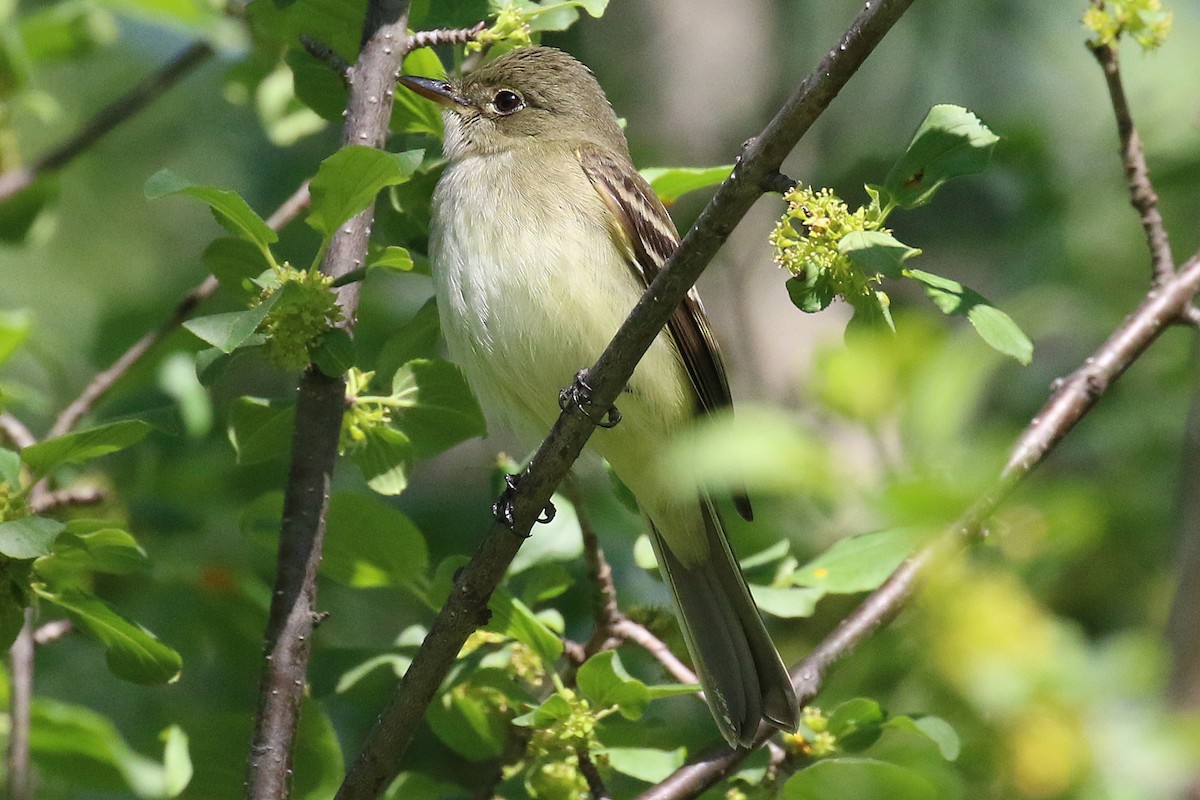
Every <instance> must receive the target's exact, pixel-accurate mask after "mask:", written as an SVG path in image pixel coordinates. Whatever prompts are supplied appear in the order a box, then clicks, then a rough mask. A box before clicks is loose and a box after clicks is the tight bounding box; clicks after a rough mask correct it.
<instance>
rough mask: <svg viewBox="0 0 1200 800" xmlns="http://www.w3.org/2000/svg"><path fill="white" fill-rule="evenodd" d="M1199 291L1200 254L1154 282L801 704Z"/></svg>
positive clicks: (676, 781)
mask: <svg viewBox="0 0 1200 800" xmlns="http://www.w3.org/2000/svg"><path fill="white" fill-rule="evenodd" d="M1197 291H1200V253H1197V254H1196V255H1194V256H1192V258H1191V259H1189V260H1188V262H1187V263H1186V264H1184V266H1183V267H1182V268H1181V269H1180V270H1179V272H1178V273H1174V274H1172V276H1170V277H1169V278H1168V279H1167V281H1166V283H1164V284H1162V285H1161V286H1159V287H1158V288H1156V289H1152V290H1151V291H1150V292H1149V293H1148V294H1147V295H1146V297H1145V298H1144V299H1143V300H1142V302H1141V304H1139V306H1138V308H1137V309H1136V310H1135V311H1134V312H1133V313H1132V314H1131V315H1130V316H1128V317H1127V318H1126V319H1125V321H1124V322H1122V323H1121V325H1120V327H1118V328H1117V329H1116V330H1115V331H1114V332H1113V333H1112V334H1111V335H1110V336H1109V337H1108V339H1107V340H1105V342H1104V344H1102V345H1101V346H1100V347H1099V348H1098V349H1097V350H1096V351H1095V353H1093V354H1092V356H1090V357H1089V358H1088V359H1086V360H1085V361H1084V363H1083V366H1081V367H1080V368H1079V369H1077V370H1076V371H1075V372H1073V373H1072V374H1071V375H1070V376H1069V377H1068V378H1067V379H1066V380H1065V381H1062V382H1059V383H1058V384H1056V386H1055V388H1054V390H1053V394H1052V395H1051V397H1050V399H1049V400H1048V401H1047V402H1046V404H1045V406H1043V408H1042V410H1041V411H1040V412H1038V414H1037V416H1035V417H1034V418H1033V419H1032V420H1031V421H1030V423H1029V425H1028V426H1027V427H1026V428H1025V430H1024V431H1023V432H1022V433H1021V435H1020V436H1019V437H1018V438H1017V441H1016V442H1015V443H1014V445H1013V448H1012V451H1011V454H1010V457H1009V460H1008V463H1007V464H1006V465H1005V467H1004V469H1003V470H1002V471H1001V473H1000V475H999V477H998V478H997V480H996V482H995V484H993V486H992V487H991V488H990V489H989V490H988V491H987V492H986V493H985V494H983V495H982V496H981V497H980V498H979V499H978V500H976V501H975V503H974V504H973V505H972V506H971V507H970V508H969V509H967V511H966V512H965V513H964V514H963V515H962V516H961V517H959V519H958V520H957V521H955V523H954V524H953V525H951V526H950V527H949V528H947V529H946V531H944V532H943V533H942V534H940V535H939V536H938V537H937V538H936V539H935V540H934V541H933V542H931V543H930V544H928V545H926V546H925V547H924V548H922V549H921V550H920V551H918V552H917V553H915V554H914V555H912V556H911V557H909V558H908V559H907V560H906V561H905V562H904V563H903V564H901V565H900V567H899V568H898V569H897V570H896V571H895V572H894V573H892V575H891V576H890V577H889V578H888V579H887V581H885V582H884V584H883V585H882V586H880V587H879V588H878V589H876V590H875V591H874V592H872V593H871V594H870V595H868V597H867V598H866V599H865V600H864V601H863V602H862V603H861V604H860V605H859V606H858V607H857V608H856V609H855V610H854V611H853V612H851V613H850V615H849V616H847V617H846V618H845V619H843V620H842V621H841V623H839V625H838V627H837V629H836V630H834V631H833V632H832V633H831V634H830V635H829V636H827V637H826V638H825V640H824V641H822V642H821V643H820V644H819V645H818V646H817V647H816V648H815V649H814V650H813V651H812V653H810V654H809V655H808V657H807V658H805V659H804V660H803V661H801V662H800V664H799V665H798V666H797V667H796V668H795V669H794V670H792V681H793V683H794V684H795V686H796V695H797V697H798V699H799V701H800V703H801V704H803V703H806V702H808V701H810V700H811V699H812V698H813V697H815V696H816V694H817V692H818V691H819V690H820V688H821V685H822V682H823V679H824V675H825V672H826V670H827V669H828V667H829V666H830V665H831V664H833V663H834V662H835V661H837V660H838V659H840V658H843V657H845V656H846V655H847V654H848V653H850V652H851V651H852V650H853V649H854V648H856V647H857V646H858V645H859V644H860V643H862V642H863V641H864V640H865V639H867V638H868V637H869V636H870V635H871V634H872V633H873V632H874V631H875V630H877V629H878V628H879V627H880V626H882V625H884V624H886V623H887V622H888V621H889V620H891V619H892V618H893V617H894V616H895V615H896V614H897V613H899V611H900V609H901V608H902V607H903V606H904V603H905V602H906V601H907V600H908V598H909V597H910V596H911V595H912V592H913V590H914V589H915V587H916V585H917V582H918V580H919V578H920V576H921V575H922V574H923V573H924V571H925V570H926V569H927V568H928V566H929V565H930V564H932V563H935V562H936V561H937V560H938V558H939V557H940V556H941V555H943V554H944V553H945V552H947V551H950V550H953V549H956V548H958V547H961V546H962V544H963V543H964V540H965V539H970V538H975V537H977V536H978V535H979V533H980V531H981V530H982V529H983V526H984V523H985V522H986V520H987V519H988V518H989V517H990V516H991V515H992V514H993V513H994V512H995V510H996V508H997V507H998V506H999V505H1000V503H1001V502H1002V501H1003V500H1004V499H1005V498H1007V497H1008V496H1009V495H1010V494H1011V493H1012V491H1013V489H1015V488H1016V487H1017V485H1018V484H1019V483H1020V482H1021V481H1022V480H1024V478H1026V477H1027V476H1028V475H1029V473H1030V472H1032V471H1033V469H1034V468H1035V467H1037V466H1038V465H1039V464H1040V463H1042V461H1043V460H1045V458H1046V456H1047V455H1048V454H1049V453H1050V452H1051V451H1052V450H1053V449H1054V447H1055V446H1056V445H1057V444H1058V443H1059V442H1060V441H1062V439H1063V437H1064V436H1066V435H1067V433H1068V432H1069V431H1070V430H1071V429H1072V428H1073V427H1074V426H1075V424H1076V423H1077V422H1079V420H1080V419H1082V418H1083V417H1084V416H1085V415H1086V414H1087V413H1088V412H1089V411H1091V409H1092V408H1093V407H1094V406H1095V404H1096V402H1097V401H1098V400H1099V399H1100V397H1101V396H1102V395H1103V394H1104V392H1105V391H1107V390H1108V388H1109V387H1110V386H1111V385H1112V383H1113V382H1114V381H1116V379H1117V378H1119V377H1120V376H1121V374H1122V373H1124V371H1125V370H1126V369H1128V367H1129V366H1130V365H1131V364H1133V363H1134V362H1135V361H1136V360H1137V359H1138V358H1140V357H1141V355H1142V353H1144V352H1145V351H1146V348H1148V347H1149V346H1150V345H1151V344H1152V343H1153V342H1154V341H1155V340H1156V339H1157V338H1158V337H1159V336H1160V335H1161V334H1162V332H1163V330H1165V329H1166V328H1169V327H1170V326H1171V323H1172V322H1174V321H1175V320H1177V319H1178V318H1179V316H1180V315H1181V314H1182V313H1183V311H1184V309H1185V308H1187V306H1188V304H1189V303H1191V301H1192V298H1193V297H1195V295H1196V292H1197ZM774 733H775V731H774V729H772V728H770V727H769V726H767V725H763V726H762V727H761V728H760V729H759V731H758V736H757V737H756V739H755V745H756V746H757V745H761V744H762V743H763V742H765V741H766V740H767V739H768V738H770V736H772V735H773V734H774ZM752 749H753V748H752ZM749 752H751V751H750V750H729V749H728V748H721V749H720V750H714V751H713V752H712V753H710V754H708V755H706V756H702V757H701V758H699V759H697V760H696V761H694V762H693V763H690V764H687V765H685V766H683V767H681V768H680V769H679V770H677V771H676V772H675V773H673V774H672V775H671V776H670V777H668V778H667V779H666V780H664V781H663V782H662V783H659V784H657V785H656V786H654V787H652V788H651V789H649V790H648V791H646V792H644V793H642V794H641V795H640V796H639V800H677V799H678V798H684V797H694V796H696V795H698V794H699V793H700V792H702V791H704V790H705V789H707V788H708V787H711V786H713V785H714V784H716V783H717V781H719V780H721V779H722V778H725V777H726V776H728V775H730V774H731V773H732V772H733V771H734V770H735V769H737V766H738V765H739V764H740V763H741V761H742V759H744V758H745V757H746V755H748V754H749Z"/></svg>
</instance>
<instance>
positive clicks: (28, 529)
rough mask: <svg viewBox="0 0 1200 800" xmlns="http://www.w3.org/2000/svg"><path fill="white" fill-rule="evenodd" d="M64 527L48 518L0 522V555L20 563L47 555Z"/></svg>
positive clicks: (28, 518)
mask: <svg viewBox="0 0 1200 800" xmlns="http://www.w3.org/2000/svg"><path fill="white" fill-rule="evenodd" d="M66 527H67V526H66V525H64V524H63V523H61V522H59V521H58V520H56V519H49V518H48V517H21V518H19V519H14V520H9V521H8V522H0V555H5V556H8V557H9V558H15V559H18V560H22V561H23V560H26V559H31V558H39V557H41V556H45V555H49V554H50V548H51V546H52V545H53V544H54V539H55V538H56V537H57V536H58V535H59V534H60V533H61V532H62V531H63V529H64V528H66Z"/></svg>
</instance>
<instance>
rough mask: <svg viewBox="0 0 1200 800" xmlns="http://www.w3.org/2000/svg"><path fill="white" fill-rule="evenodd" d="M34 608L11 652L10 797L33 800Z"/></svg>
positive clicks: (31, 608) (26, 614)
mask: <svg viewBox="0 0 1200 800" xmlns="http://www.w3.org/2000/svg"><path fill="white" fill-rule="evenodd" d="M33 622H34V610H33V606H29V607H28V608H26V609H25V624H24V625H22V626H21V632H20V633H18V634H17V638H16V640H15V641H13V643H12V647H10V648H9V650H8V660H9V689H8V691H9V712H8V752H7V754H6V756H7V765H8V796H9V797H10V798H12V800H33V797H34V796H35V792H34V779H33V772H32V770H31V769H30V763H29V732H30V709H31V707H32V703H33V652H34V643H33Z"/></svg>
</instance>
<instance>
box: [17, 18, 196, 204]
mask: <svg viewBox="0 0 1200 800" xmlns="http://www.w3.org/2000/svg"><path fill="white" fill-rule="evenodd" d="M212 55H213V49H212V46H211V45H209V44H208V42H193V43H192V44H190V45H188V46H187V47H186V48H184V49H183V50H182V51H180V52H179V53H178V54H177V55H176V56H175V57H174V58H172V59H171V60H170V61H168V62H167V63H166V64H164V65H163V66H162V67H161V68H160V69H159V70H158V71H157V72H155V73H154V74H153V75H150V76H149V77H147V78H145V79H144V80H143V81H142V82H141V83H139V84H138V85H137V86H134V87H133V88H132V89H130V90H129V91H128V92H127V93H126V94H125V95H124V96H123V97H121V98H119V99H117V100H116V101H115V102H113V103H112V104H111V105H109V106H107V107H105V108H103V109H101V111H100V112H99V113H98V114H96V116H94V117H92V119H91V120H90V121H89V122H88V123H87V125H85V126H84V127H83V129H82V130H80V131H79V132H78V133H76V134H75V135H74V136H72V137H71V138H70V139H68V140H67V141H66V142H64V143H63V144H61V145H59V146H58V147H56V148H54V149H53V150H51V151H50V152H49V153H47V154H46V155H44V156H42V157H41V158H39V159H38V160H37V161H36V162H34V163H33V164H32V165H31V166H28V167H21V168H19V169H14V170H10V171H8V172H5V173H3V174H0V203H3V202H4V201H5V200H8V199H9V198H11V197H12V196H13V195H15V194H17V193H18V192H20V191H22V190H23V189H27V188H29V186H30V185H31V184H32V183H33V182H34V181H35V180H37V179H38V178H39V177H40V176H41V175H44V174H45V173H48V172H54V171H56V170H58V169H61V168H62V167H64V166H65V165H66V164H68V163H69V162H70V161H71V160H72V159H74V158H75V157H76V156H78V155H79V154H80V153H83V152H84V151H86V150H87V149H88V148H89V147H91V146H92V145H94V144H95V143H96V142H98V141H100V139H101V138H103V136H104V135H105V134H106V133H108V132H109V131H111V130H112V129H113V128H115V127H117V126H118V125H120V124H121V123H122V122H124V121H125V120H127V119H129V118H130V117H132V116H133V115H134V114H137V113H138V112H139V111H141V110H142V109H143V108H145V107H146V106H148V105H150V103H152V102H153V101H154V100H156V99H158V97H159V96H160V95H162V94H163V93H164V92H165V91H167V90H168V89H170V88H171V87H172V86H174V85H175V84H176V83H179V81H180V80H181V79H182V78H183V77H184V76H186V75H187V74H188V73H189V72H191V71H192V70H194V69H195V68H196V67H198V66H200V65H201V64H203V63H204V62H205V61H207V60H208V59H209V58H211V57H212Z"/></svg>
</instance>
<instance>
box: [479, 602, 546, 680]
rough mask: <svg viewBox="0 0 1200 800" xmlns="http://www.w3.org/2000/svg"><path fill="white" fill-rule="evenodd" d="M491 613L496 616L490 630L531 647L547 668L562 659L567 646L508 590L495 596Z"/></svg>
mask: <svg viewBox="0 0 1200 800" xmlns="http://www.w3.org/2000/svg"><path fill="white" fill-rule="evenodd" d="M488 610H489V611H491V612H492V615H491V619H490V620H489V621H488V624H487V629H488V630H490V631H495V632H496V633H502V634H504V635H505V636H510V637H512V638H513V639H516V640H517V641H518V642H521V643H522V644H526V645H528V646H529V647H530V648H532V649H533V651H534V652H535V653H537V654H538V655H539V656H540V657H541V658H542V660H543V661H544V662H546V663H547V664H552V663H554V662H555V661H556V660H557V659H558V657H559V656H561V655H562V652H563V643H562V639H561V638H560V637H559V636H558V634H556V633H555V632H554V631H552V630H550V629H549V628H548V627H546V624H545V623H544V622H542V621H541V620H540V619H538V618H537V615H535V614H534V613H533V611H531V610H530V608H529V606H527V605H525V604H524V603H522V602H521V601H520V600H518V599H517V598H515V597H513V596H512V595H511V594H509V593H508V592H507V591H505V590H504V589H497V590H496V591H494V592H492V597H491V599H490V600H488Z"/></svg>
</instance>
